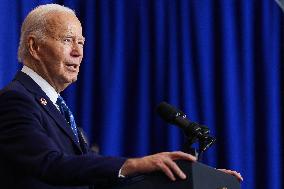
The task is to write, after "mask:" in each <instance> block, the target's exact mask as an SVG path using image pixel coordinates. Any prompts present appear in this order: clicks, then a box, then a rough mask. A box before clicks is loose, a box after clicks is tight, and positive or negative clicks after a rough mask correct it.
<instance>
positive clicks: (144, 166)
mask: <svg viewBox="0 0 284 189" xmlns="http://www.w3.org/2000/svg"><path fill="white" fill-rule="evenodd" d="M174 160H188V161H196V158H195V157H194V156H192V155H190V154H187V153H184V152H162V153H158V154H154V155H150V156H145V157H142V158H133V159H128V160H126V162H125V163H124V164H123V166H122V168H121V174H122V175H124V176H129V175H133V174H136V173H149V172H153V171H163V172H164V173H165V174H166V175H167V176H168V177H169V178H170V179H171V180H173V181H174V180H176V177H175V175H177V176H178V177H179V178H181V179H186V175H185V174H184V173H183V172H182V170H181V169H180V168H179V167H178V166H177V164H176V163H175V162H174Z"/></svg>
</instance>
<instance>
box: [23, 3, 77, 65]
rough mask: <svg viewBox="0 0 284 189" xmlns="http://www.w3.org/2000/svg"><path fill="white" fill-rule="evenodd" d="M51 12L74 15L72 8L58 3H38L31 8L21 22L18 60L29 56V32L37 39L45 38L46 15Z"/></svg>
mask: <svg viewBox="0 0 284 189" xmlns="http://www.w3.org/2000/svg"><path fill="white" fill-rule="evenodd" d="M53 12H66V13H70V14H74V15H75V16H76V14H75V12H74V11H73V10H72V9H70V8H68V7H64V6H62V5H58V4H46V5H40V6H38V7H36V8H35V9H33V10H32V11H31V12H30V13H29V14H28V16H27V17H26V18H25V20H24V22H23V24H22V28H21V37H20V43H19V48H18V60H19V62H23V61H24V60H25V58H27V57H28V56H29V45H28V41H27V40H28V36H29V35H30V34H33V35H34V36H35V37H36V38H37V39H39V40H43V39H44V38H45V36H46V23H47V15H48V14H50V13H53Z"/></svg>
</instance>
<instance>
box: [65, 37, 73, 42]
mask: <svg viewBox="0 0 284 189" xmlns="http://www.w3.org/2000/svg"><path fill="white" fill-rule="evenodd" d="M63 42H67V43H70V42H72V39H71V38H70V37H66V38H64V39H63Z"/></svg>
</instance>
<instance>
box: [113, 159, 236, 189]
mask: <svg viewBox="0 0 284 189" xmlns="http://www.w3.org/2000/svg"><path fill="white" fill-rule="evenodd" d="M177 164H178V165H179V166H180V168H181V169H182V170H183V171H184V172H185V173H186V175H187V179H185V180H176V181H174V182H173V181H171V180H170V179H169V178H167V177H166V176H165V175H164V174H163V173H161V172H154V173H151V174H147V175H139V176H136V177H133V178H129V179H125V180H123V181H122V182H121V183H119V184H117V185H115V186H113V187H112V189H240V183H239V181H238V180H237V178H236V177H234V176H232V175H228V174H226V173H223V172H221V171H218V170H216V169H215V168H212V167H209V166H207V165H205V164H202V163H199V162H194V163H191V162H188V161H177Z"/></svg>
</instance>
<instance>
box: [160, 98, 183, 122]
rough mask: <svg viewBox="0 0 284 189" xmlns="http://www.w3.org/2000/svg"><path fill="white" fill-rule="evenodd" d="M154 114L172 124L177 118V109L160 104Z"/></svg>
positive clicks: (166, 104) (163, 103)
mask: <svg viewBox="0 0 284 189" xmlns="http://www.w3.org/2000/svg"><path fill="white" fill-rule="evenodd" d="M156 112H157V113H158V115H159V116H160V117H161V118H162V119H163V120H165V121H166V122H168V123H173V122H174V119H175V118H176V116H177V113H178V112H179V111H177V109H176V108H175V107H173V106H171V105H170V104H168V103H166V102H161V103H160V104H159V105H158V106H157V108H156Z"/></svg>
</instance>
